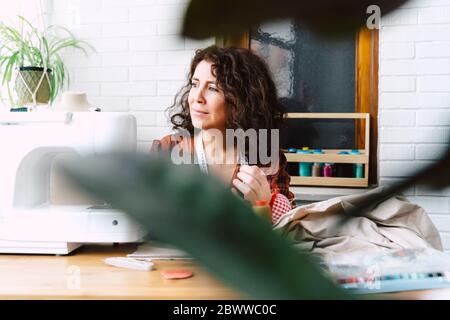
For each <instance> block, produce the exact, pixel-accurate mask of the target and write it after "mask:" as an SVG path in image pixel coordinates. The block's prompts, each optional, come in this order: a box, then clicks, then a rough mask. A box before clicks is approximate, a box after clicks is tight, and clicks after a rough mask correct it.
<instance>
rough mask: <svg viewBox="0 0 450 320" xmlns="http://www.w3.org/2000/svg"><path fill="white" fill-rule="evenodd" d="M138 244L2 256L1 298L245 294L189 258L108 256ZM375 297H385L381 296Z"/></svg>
mask: <svg viewBox="0 0 450 320" xmlns="http://www.w3.org/2000/svg"><path fill="white" fill-rule="evenodd" d="M135 250H136V245H131V244H130V245H128V244H127V245H125V244H121V245H120V246H112V245H88V246H87V245H85V246H83V247H81V248H80V249H78V250H76V251H75V252H73V253H72V254H71V255H68V256H51V255H45V256H44V255H13V254H7V255H6V254H4V255H0V299H240V298H243V296H242V295H240V294H238V293H237V292H236V291H234V290H232V289H231V288H228V287H226V286H225V285H223V284H222V283H221V282H220V281H218V280H216V279H215V278H213V277H212V276H211V275H210V274H208V272H206V271H205V270H203V269H202V268H200V267H199V266H198V265H196V263H194V262H192V261H188V260H178V261H167V260H160V261H155V267H154V270H152V271H137V270H130V269H123V268H116V267H112V266H108V265H106V264H104V262H103V259H104V258H107V257H112V256H125V255H126V254H127V253H131V252H133V251H135ZM178 267H186V268H190V269H192V270H193V272H194V277H192V278H189V279H183V280H166V279H164V278H163V277H162V276H161V275H160V271H161V270H164V269H170V268H178ZM374 297H375V298H381V297H380V296H379V295H378V296H374ZM385 297H387V298H393V299H450V289H437V290H424V291H408V292H400V293H392V294H388V295H385Z"/></svg>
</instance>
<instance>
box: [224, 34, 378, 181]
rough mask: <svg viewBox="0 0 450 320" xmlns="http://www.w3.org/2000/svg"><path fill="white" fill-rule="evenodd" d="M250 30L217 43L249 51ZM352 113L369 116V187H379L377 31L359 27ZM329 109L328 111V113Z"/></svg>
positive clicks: (360, 129) (358, 132)
mask: <svg viewBox="0 0 450 320" xmlns="http://www.w3.org/2000/svg"><path fill="white" fill-rule="evenodd" d="M250 41H251V39H250V30H249V31H247V32H244V33H242V34H229V35H226V36H223V37H222V38H220V40H219V41H218V42H219V43H221V44H223V45H224V46H235V47H241V48H247V49H249V48H250ZM355 50H356V52H355V53H356V58H355V60H356V61H355V77H356V79H355V106H356V108H355V112H364V113H369V114H370V160H369V161H370V167H369V185H376V184H378V54H379V31H378V30H377V29H374V30H369V29H367V28H366V27H362V28H361V29H359V30H358V32H357V34H356V47H355ZM331 111H332V110H330V112H331ZM364 130H365V125H364V122H362V121H356V126H355V137H356V148H358V149H364V139H365V131H364Z"/></svg>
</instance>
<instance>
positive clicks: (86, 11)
mask: <svg viewBox="0 0 450 320" xmlns="http://www.w3.org/2000/svg"><path fill="white" fill-rule="evenodd" d="M45 1H46V6H45V7H46V11H47V15H48V19H47V20H48V22H49V23H52V24H57V25H64V26H66V27H68V28H70V30H72V31H73V32H74V33H75V35H76V36H78V37H80V38H82V39H85V40H87V41H88V42H89V43H90V44H92V45H93V46H94V47H95V48H96V50H97V52H96V53H93V54H90V55H89V56H88V57H84V55H83V53H81V52H71V53H69V54H66V55H65V61H66V62H67V64H68V66H69V69H70V74H71V85H70V88H69V89H70V90H81V91H85V92H87V94H88V99H89V101H90V102H92V104H94V105H96V106H99V107H101V108H102V109H103V110H104V111H124V112H130V113H132V114H134V115H135V116H136V118H137V122H138V147H139V148H140V149H141V150H149V148H150V144H151V141H152V140H153V139H155V138H161V137H162V136H163V135H165V134H167V133H168V132H170V130H169V126H168V122H167V117H166V114H165V113H164V110H166V108H167V107H169V106H170V105H171V104H172V102H173V98H174V96H175V93H176V92H177V90H178V89H179V88H181V86H182V85H183V84H184V83H185V80H186V79H187V71H188V67H189V64H190V61H191V59H192V57H193V55H194V52H195V49H198V48H201V47H206V46H208V45H210V44H213V42H214V41H213V39H209V40H205V41H193V40H189V39H184V38H182V37H180V36H179V30H180V26H181V22H182V18H183V15H184V11H185V8H186V5H187V4H188V1H187V0H126V1H125V0H45Z"/></svg>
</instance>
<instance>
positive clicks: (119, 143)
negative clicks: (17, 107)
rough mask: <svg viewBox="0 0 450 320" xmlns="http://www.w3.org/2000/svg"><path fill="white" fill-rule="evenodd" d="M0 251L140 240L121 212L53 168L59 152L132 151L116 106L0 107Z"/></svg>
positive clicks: (61, 250)
mask: <svg viewBox="0 0 450 320" xmlns="http://www.w3.org/2000/svg"><path fill="white" fill-rule="evenodd" d="M0 150H1V161H0V253H36V254H68V253H70V252H71V251H72V250H74V249H76V248H78V247H79V246H81V245H82V244H84V243H121V242H140V241H141V240H142V238H143V237H144V235H145V234H144V231H143V229H142V228H141V226H139V225H138V224H137V223H135V222H134V221H133V220H131V218H130V217H129V216H128V215H126V214H124V213H123V212H120V211H117V210H113V209H110V208H109V207H108V206H104V205H102V203H101V202H99V201H96V200H95V199H92V198H90V197H89V196H87V195H85V194H82V193H81V192H80V191H79V190H77V189H76V188H74V187H73V186H72V185H70V183H69V182H68V181H66V180H65V179H64V178H63V176H62V175H61V174H59V175H58V172H57V171H56V170H54V165H55V163H57V162H58V161H61V159H64V158H66V157H73V156H79V155H89V154H97V153H102V152H111V151H135V150H136V119H135V118H134V117H133V116H132V115H127V114H123V113H107V112H105V113H102V112H78V113H70V112H69V113H61V112H55V113H52V112H44V113H40V112H35V113H3V114H2V113H0Z"/></svg>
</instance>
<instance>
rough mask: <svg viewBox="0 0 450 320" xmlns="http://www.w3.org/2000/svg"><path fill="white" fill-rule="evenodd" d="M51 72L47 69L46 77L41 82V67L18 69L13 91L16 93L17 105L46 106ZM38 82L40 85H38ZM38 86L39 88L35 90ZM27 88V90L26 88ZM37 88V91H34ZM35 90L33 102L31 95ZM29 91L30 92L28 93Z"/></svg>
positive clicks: (42, 69) (49, 92) (42, 70)
mask: <svg viewBox="0 0 450 320" xmlns="http://www.w3.org/2000/svg"><path fill="white" fill-rule="evenodd" d="M51 72H52V71H51V70H50V69H47V75H48V79H47V77H46V76H45V75H44V78H43V79H42V81H41V78H42V75H43V73H44V68H41V67H20V68H19V74H18V75H17V78H16V82H15V85H14V90H15V91H16V93H17V97H18V103H19V105H26V104H34V103H36V104H48V102H49V101H50V94H51V91H50V90H51V89H50V82H51V79H52V78H51V77H52V75H51ZM39 82H41V83H40V85H39ZM38 85H39V88H37V87H38ZM27 87H28V88H27ZM36 88H37V90H36ZM35 90H36V100H35V101H34V100H33V95H32V93H33V92H34V91H35ZM30 91H31V92H30Z"/></svg>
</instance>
